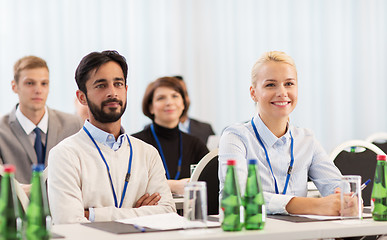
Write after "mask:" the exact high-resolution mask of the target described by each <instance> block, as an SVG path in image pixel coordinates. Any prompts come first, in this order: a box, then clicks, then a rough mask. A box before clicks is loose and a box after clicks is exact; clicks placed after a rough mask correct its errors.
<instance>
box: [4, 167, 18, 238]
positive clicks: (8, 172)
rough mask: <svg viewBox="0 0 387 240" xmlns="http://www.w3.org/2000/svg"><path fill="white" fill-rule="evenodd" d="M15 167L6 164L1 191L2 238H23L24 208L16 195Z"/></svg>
mask: <svg viewBox="0 0 387 240" xmlns="http://www.w3.org/2000/svg"><path fill="white" fill-rule="evenodd" d="M14 175H15V167H14V166H13V165H4V176H3V177H2V179H1V190H0V191H1V192H0V240H3V239H4V240H8V239H22V210H21V209H20V208H21V206H20V204H19V200H18V198H17V195H16V189H15V182H14Z"/></svg>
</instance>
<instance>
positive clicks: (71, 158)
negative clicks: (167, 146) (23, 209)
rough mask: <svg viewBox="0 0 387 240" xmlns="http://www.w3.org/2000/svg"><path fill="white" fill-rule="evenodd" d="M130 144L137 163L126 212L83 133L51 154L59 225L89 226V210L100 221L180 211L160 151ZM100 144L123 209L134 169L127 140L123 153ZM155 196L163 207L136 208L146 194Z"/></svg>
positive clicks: (54, 214) (53, 210)
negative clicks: (158, 196)
mask: <svg viewBox="0 0 387 240" xmlns="http://www.w3.org/2000/svg"><path fill="white" fill-rule="evenodd" d="M129 139H130V142H131V144H132V147H133V160H132V167H131V176H130V180H129V183H128V186H127V189H126V195H125V199H124V201H123V204H122V208H116V207H115V206H114V198H113V191H112V188H111V184H110V180H109V175H108V173H107V169H106V165H105V163H104V162H103V160H102V158H101V156H100V154H99V152H98V150H97V148H96V147H95V145H94V144H93V142H92V141H91V140H90V138H89V137H88V136H87V134H86V133H85V132H84V131H83V130H80V131H79V132H78V133H76V134H75V135H73V136H71V137H68V138H66V139H65V140H63V141H62V142H60V143H59V144H58V145H57V146H56V147H54V148H53V149H52V150H51V151H50V155H49V160H48V162H49V164H48V197H49V202H50V210H51V215H52V218H53V222H54V223H55V224H61V223H75V222H88V220H87V219H86V218H85V216H84V210H85V209H89V208H90V207H93V208H94V211H95V221H110V220H116V219H124V218H133V217H137V216H142V215H149V214H159V213H167V212H174V211H176V209H175V204H174V202H173V199H172V195H171V191H170V189H169V186H168V184H167V180H166V177H165V170H164V167H163V164H162V161H161V159H160V156H159V154H158V152H157V150H156V149H155V148H154V147H153V146H151V145H149V144H146V143H144V142H142V141H141V140H139V139H136V138H134V137H129ZM97 144H98V146H99V148H100V149H101V151H102V153H103V155H104V157H105V159H106V162H107V163H108V165H109V168H110V174H111V177H112V181H113V185H114V189H115V192H116V195H117V202H118V204H119V203H120V201H121V195H122V191H123V188H124V184H125V176H126V173H127V170H128V163H129V155H130V147H129V143H128V140H127V138H125V141H124V142H123V143H122V146H121V147H120V148H119V149H118V150H117V151H114V150H112V149H110V148H109V147H107V146H105V145H102V144H99V143H97ZM155 192H158V193H160V196H161V199H160V201H159V202H158V205H155V206H142V207H140V208H133V207H134V205H135V204H136V202H137V200H138V199H139V198H140V197H142V196H143V195H144V194H146V193H149V194H150V195H151V194H153V193H155Z"/></svg>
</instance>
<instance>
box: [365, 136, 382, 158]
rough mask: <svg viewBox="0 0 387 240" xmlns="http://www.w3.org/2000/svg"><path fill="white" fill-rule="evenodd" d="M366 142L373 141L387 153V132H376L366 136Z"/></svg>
mask: <svg viewBox="0 0 387 240" xmlns="http://www.w3.org/2000/svg"><path fill="white" fill-rule="evenodd" d="M366 141H367V142H370V143H373V144H374V145H376V146H377V147H378V148H380V149H382V150H383V152H385V153H387V132H378V133H374V134H372V135H370V136H369V137H367V138H366Z"/></svg>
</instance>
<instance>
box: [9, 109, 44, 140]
mask: <svg viewBox="0 0 387 240" xmlns="http://www.w3.org/2000/svg"><path fill="white" fill-rule="evenodd" d="M44 110H45V112H44V115H43V118H42V119H41V120H40V122H39V123H38V125H36V126H35V124H34V123H33V122H31V120H30V119H28V118H27V117H26V116H25V115H24V114H23V113H22V112H21V111H20V108H19V105H17V106H16V112H15V115H16V119H17V120H18V121H19V123H20V125H21V126H22V128H23V130H24V132H25V133H26V134H27V135H30V134H31V132H32V131H34V129H35V128H36V127H38V128H40V130H41V131H42V132H43V133H44V134H47V129H48V109H47V106H45V107H44Z"/></svg>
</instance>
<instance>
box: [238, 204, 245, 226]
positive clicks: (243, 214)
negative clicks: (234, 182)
mask: <svg viewBox="0 0 387 240" xmlns="http://www.w3.org/2000/svg"><path fill="white" fill-rule="evenodd" d="M239 212H240V214H239V216H240V221H241V223H244V222H245V208H244V207H243V206H242V205H241V206H240V208H239Z"/></svg>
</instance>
